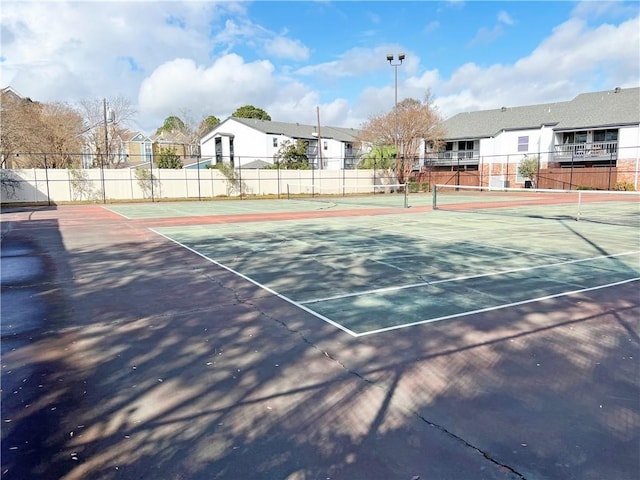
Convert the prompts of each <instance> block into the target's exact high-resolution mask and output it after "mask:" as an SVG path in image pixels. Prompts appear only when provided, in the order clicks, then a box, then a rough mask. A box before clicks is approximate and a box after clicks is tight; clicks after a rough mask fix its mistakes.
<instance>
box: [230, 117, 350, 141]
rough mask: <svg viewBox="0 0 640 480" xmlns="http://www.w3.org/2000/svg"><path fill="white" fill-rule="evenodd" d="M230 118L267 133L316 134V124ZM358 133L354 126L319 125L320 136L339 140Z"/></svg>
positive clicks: (291, 136) (312, 135)
mask: <svg viewBox="0 0 640 480" xmlns="http://www.w3.org/2000/svg"><path fill="white" fill-rule="evenodd" d="M232 118H233V120H235V121H237V122H240V123H243V124H245V125H247V126H249V127H251V128H255V129H256V130H259V131H261V132H263V133H266V134H269V135H285V136H287V137H290V138H301V139H306V140H311V139H314V138H316V135H314V133H315V132H316V130H317V126H316V125H306V124H303V123H286V122H274V121H271V120H257V119H254V118H237V117H232ZM359 133H360V131H359V130H356V129H354V128H343V127H328V126H323V125H320V136H321V137H322V138H330V139H334V140H338V141H341V142H352V141H354V140H355V138H356V137H357V135H358V134H359Z"/></svg>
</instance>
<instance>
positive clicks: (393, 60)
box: [387, 53, 404, 155]
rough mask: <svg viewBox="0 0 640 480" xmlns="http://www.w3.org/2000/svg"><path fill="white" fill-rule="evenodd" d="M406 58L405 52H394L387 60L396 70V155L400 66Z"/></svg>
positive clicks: (396, 145)
mask: <svg viewBox="0 0 640 480" xmlns="http://www.w3.org/2000/svg"><path fill="white" fill-rule="evenodd" d="M403 60H404V53H400V54H398V55H397V56H395V55H393V54H389V55H387V61H388V62H389V65H391V66H392V67H393V68H394V70H395V102H394V110H395V123H396V125H395V134H394V144H395V145H394V146H395V147H396V155H397V154H398V67H399V66H400V65H402V61H403Z"/></svg>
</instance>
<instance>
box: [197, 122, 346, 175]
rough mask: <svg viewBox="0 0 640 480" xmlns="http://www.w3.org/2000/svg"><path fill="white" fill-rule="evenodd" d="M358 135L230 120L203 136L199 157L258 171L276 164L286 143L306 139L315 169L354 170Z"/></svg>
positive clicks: (330, 129)
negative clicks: (275, 160) (280, 150)
mask: <svg viewBox="0 0 640 480" xmlns="http://www.w3.org/2000/svg"><path fill="white" fill-rule="evenodd" d="M358 133H359V132H358V130H356V129H352V128H340V127H327V126H320V131H318V127H317V126H314V125H304V124H301V123H284V122H274V121H268V120H257V119H250V118H236V117H229V118H227V119H226V120H224V121H223V122H221V123H220V124H218V125H217V126H216V127H215V128H214V129H213V130H212V131H211V132H209V133H208V134H206V135H205V136H204V137H202V139H201V140H200V154H201V156H202V160H203V161H204V162H206V163H211V164H216V163H222V162H224V163H231V164H232V165H235V166H236V167H242V168H252V167H254V168H259V167H260V166H264V165H266V164H269V165H273V164H274V157H275V156H276V154H277V152H278V150H279V149H280V147H281V146H282V145H283V144H284V143H285V142H287V141H289V142H295V141H296V140H304V141H306V142H308V149H307V156H308V159H309V163H311V164H312V165H313V167H314V168H317V169H325V170H338V169H343V168H353V167H355V164H356V163H357V160H358V158H357V157H358V151H357V147H356V137H357V135H358Z"/></svg>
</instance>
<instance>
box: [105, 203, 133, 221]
mask: <svg viewBox="0 0 640 480" xmlns="http://www.w3.org/2000/svg"><path fill="white" fill-rule="evenodd" d="M101 206H102V208H104V209H105V210H106V211H108V212H111V213H115V214H116V215H120V216H121V217H123V218H126V219H127V220H132V219H131V218H130V217H127V216H126V215H124V214H122V213H120V212H116V211H115V210H111V209H110V208H108V207H105V206H104V205H101Z"/></svg>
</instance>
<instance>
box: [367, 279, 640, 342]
mask: <svg viewBox="0 0 640 480" xmlns="http://www.w3.org/2000/svg"><path fill="white" fill-rule="evenodd" d="M638 280H640V277H636V278H630V279H628V280H622V281H620V282H615V283H608V284H607V285H598V286H597V287H589V288H582V289H580V290H573V291H570V292H562V293H555V294H553V295H546V296H544V297H537V298H530V299H528V300H522V301H520V302H513V303H505V304H503V305H496V306H493V307H487V308H481V309H478V310H470V311H468V312H461V313H455V314H453V315H446V316H444V317H438V318H431V319H428V320H419V321H417V322H411V323H404V324H402V325H395V326H393V327H386V328H379V329H378V330H369V331H368V332H363V333H356V334H355V336H356V337H364V336H365V335H372V334H374V333H383V332H389V331H391V330H398V329H400V328H406V327H413V326H416V325H424V324H427V323H434V322H440V321H442V320H450V319H452V318H459V317H465V316H467V315H475V314H477V313H484V312H491V311H493V310H500V309H503V308H509V307H517V306H519V305H525V304H527V303H533V302H541V301H543V300H549V299H552V298H558V297H564V296H567V295H575V294H577V293H583V292H590V291H593V290H599V289H602V288H609V287H615V286H617V285H623V284H625V283H630V282H636V281H638Z"/></svg>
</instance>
